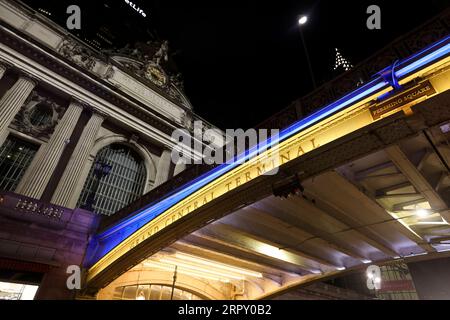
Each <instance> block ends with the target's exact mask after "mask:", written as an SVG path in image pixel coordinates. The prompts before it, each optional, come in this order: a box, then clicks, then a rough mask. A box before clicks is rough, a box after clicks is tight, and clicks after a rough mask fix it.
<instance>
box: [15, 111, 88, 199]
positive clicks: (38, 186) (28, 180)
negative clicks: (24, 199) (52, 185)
mask: <svg viewBox="0 0 450 320" xmlns="http://www.w3.org/2000/svg"><path fill="white" fill-rule="evenodd" d="M82 111H83V106H82V105H81V104H80V103H78V102H71V103H70V105H69V107H68V108H67V110H66V112H65V113H64V116H63V117H62V119H61V120H60V121H59V123H58V125H57V126H56V128H55V131H54V132H53V134H52V135H51V137H50V139H49V141H48V142H47V144H45V145H43V146H41V148H39V151H38V152H37V153H36V156H35V158H34V159H33V161H32V162H31V165H30V167H29V168H28V169H27V172H26V173H25V175H24V177H23V178H22V181H21V182H20V183H19V185H18V186H17V189H16V192H17V193H20V194H23V195H25V196H28V197H31V198H35V199H39V198H40V197H41V196H42V193H43V192H44V190H45V187H46V186H47V183H48V182H49V180H50V178H51V176H52V174H53V172H54V170H55V168H56V166H57V165H58V162H59V159H60V157H61V155H62V153H63V151H64V148H65V147H66V145H67V141H68V140H69V139H70V136H71V135H72V132H73V129H74V128H75V126H76V124H77V122H78V119H79V118H80V115H81V112H82Z"/></svg>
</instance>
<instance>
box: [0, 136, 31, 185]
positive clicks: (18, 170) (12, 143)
mask: <svg viewBox="0 0 450 320" xmlns="http://www.w3.org/2000/svg"><path fill="white" fill-rule="evenodd" d="M37 150H38V146H36V145H34V144H32V143H29V142H26V141H23V140H21V139H19V138H16V137H14V136H9V137H8V138H7V139H6V140H5V142H4V143H3V145H2V146H1V148H0V190H5V191H14V190H15V189H16V187H17V185H18V184H19V182H20V179H22V177H23V175H24V173H25V171H26V170H27V168H28V166H29V165H30V163H31V160H33V157H34V155H35V154H36V151H37Z"/></svg>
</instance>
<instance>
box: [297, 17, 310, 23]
mask: <svg viewBox="0 0 450 320" xmlns="http://www.w3.org/2000/svg"><path fill="white" fill-rule="evenodd" d="M306 22H308V17H307V16H301V17H300V19H298V24H299V25H302V24H305V23H306Z"/></svg>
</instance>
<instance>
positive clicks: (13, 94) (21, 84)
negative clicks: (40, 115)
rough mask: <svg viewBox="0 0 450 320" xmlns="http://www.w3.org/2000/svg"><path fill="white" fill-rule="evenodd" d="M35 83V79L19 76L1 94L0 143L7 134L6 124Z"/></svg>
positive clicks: (21, 104) (7, 124) (0, 143)
mask: <svg viewBox="0 0 450 320" xmlns="http://www.w3.org/2000/svg"><path fill="white" fill-rule="evenodd" d="M36 85H37V81H35V80H33V79H31V78H29V77H27V76H20V77H19V79H18V80H17V81H16V83H15V84H14V85H13V86H12V87H11V88H10V89H9V90H8V91H7V92H6V93H5V94H4V95H3V97H2V98H1V100H0V145H2V144H3V142H5V139H6V137H7V135H8V126H9V125H10V124H11V122H12V121H13V119H14V117H15V116H16V114H17V113H18V112H19V110H20V108H21V107H22V106H23V104H24V102H25V101H26V99H27V98H28V96H29V95H30V93H31V91H33V89H34V87H35V86H36Z"/></svg>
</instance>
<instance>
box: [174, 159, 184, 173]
mask: <svg viewBox="0 0 450 320" xmlns="http://www.w3.org/2000/svg"><path fill="white" fill-rule="evenodd" d="M185 169H186V164H185V163H184V162H179V163H177V165H176V166H175V169H174V172H173V175H174V176H176V175H177V174H179V173H180V172H182V171H184V170H185Z"/></svg>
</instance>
